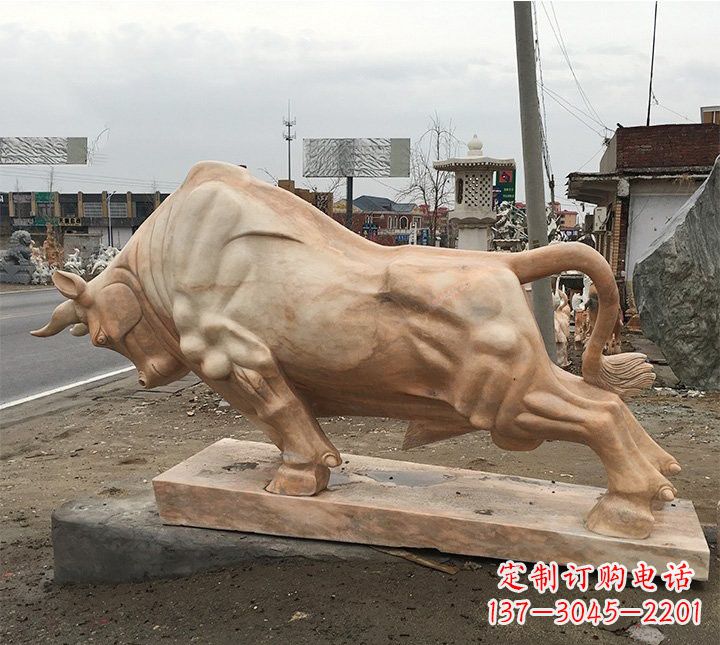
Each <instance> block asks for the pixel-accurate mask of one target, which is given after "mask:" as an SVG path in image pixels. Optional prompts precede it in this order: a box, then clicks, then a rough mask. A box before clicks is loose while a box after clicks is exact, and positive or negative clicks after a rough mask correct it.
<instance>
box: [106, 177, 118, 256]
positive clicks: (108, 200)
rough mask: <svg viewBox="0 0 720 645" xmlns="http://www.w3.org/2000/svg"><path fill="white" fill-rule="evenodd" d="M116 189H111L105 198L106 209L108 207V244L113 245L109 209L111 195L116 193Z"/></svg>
mask: <svg viewBox="0 0 720 645" xmlns="http://www.w3.org/2000/svg"><path fill="white" fill-rule="evenodd" d="M116 192H117V191H116V190H113V191H112V192H111V193H110V194H109V195H108V198H107V209H108V246H113V230H112V212H111V211H110V200H111V199H112V196H113V195H114V194H115V193H116Z"/></svg>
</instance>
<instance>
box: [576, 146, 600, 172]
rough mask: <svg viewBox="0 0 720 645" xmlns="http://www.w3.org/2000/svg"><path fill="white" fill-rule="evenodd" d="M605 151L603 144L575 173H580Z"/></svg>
mask: <svg viewBox="0 0 720 645" xmlns="http://www.w3.org/2000/svg"><path fill="white" fill-rule="evenodd" d="M604 149H605V143H604V142H603V144H602V145H601V146H600V149H599V150H597V151H596V152H595V154H594V155H593V156H592V157H590V159H588V160H587V161H586V162H585V163H584V164H583V165H582V166H580V167H579V168H578V169H577V170H576V171H575V172H580V171H581V170H582V169H583V168H584V167H585V166H587V165H588V164H589V163H590V162H591V161H592V160H593V159H595V157H597V156H598V155H599V154H600V153H601V152H602V151H603V150H604Z"/></svg>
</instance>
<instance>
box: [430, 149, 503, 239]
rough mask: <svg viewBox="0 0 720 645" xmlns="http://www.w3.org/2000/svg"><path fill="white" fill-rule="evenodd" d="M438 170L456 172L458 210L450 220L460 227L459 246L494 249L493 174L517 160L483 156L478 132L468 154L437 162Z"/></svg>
mask: <svg viewBox="0 0 720 645" xmlns="http://www.w3.org/2000/svg"><path fill="white" fill-rule="evenodd" d="M433 166H434V167H435V169H437V170H447V171H451V172H454V173H455V210H453V211H451V212H450V214H449V217H450V221H451V222H453V223H455V224H456V225H457V227H458V245H457V247H458V248H459V249H473V250H477V251H488V250H490V242H491V241H492V232H491V230H490V227H491V226H492V225H493V224H494V223H495V219H496V213H495V212H494V211H493V174H494V172H495V171H496V170H508V169H514V168H515V160H514V159H493V158H492V157H483V148H482V143H481V141H480V139H478V138H477V135H474V136H473V138H472V139H471V140H470V141H469V142H468V152H467V156H466V157H456V158H453V159H446V160H445V161H436V162H434V163H433Z"/></svg>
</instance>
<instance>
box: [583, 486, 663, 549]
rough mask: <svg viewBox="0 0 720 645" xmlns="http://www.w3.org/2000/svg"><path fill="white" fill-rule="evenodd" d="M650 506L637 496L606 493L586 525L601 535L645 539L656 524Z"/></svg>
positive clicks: (647, 501) (592, 511)
mask: <svg viewBox="0 0 720 645" xmlns="http://www.w3.org/2000/svg"><path fill="white" fill-rule="evenodd" d="M650 504H651V502H650V500H647V499H641V498H639V497H637V496H636V495H623V494H621V493H606V494H605V495H603V496H602V497H601V498H600V500H599V501H598V503H597V504H595V506H593V508H592V510H591V511H590V512H589V513H588V516H587V517H586V518H585V525H586V526H587V528H588V529H589V530H591V531H592V532H593V533H599V534H600V535H608V536H610V537H620V538H635V539H643V538H646V537H648V536H649V535H650V533H651V531H652V528H653V525H654V524H655V518H654V517H653V514H652V511H651V510H650Z"/></svg>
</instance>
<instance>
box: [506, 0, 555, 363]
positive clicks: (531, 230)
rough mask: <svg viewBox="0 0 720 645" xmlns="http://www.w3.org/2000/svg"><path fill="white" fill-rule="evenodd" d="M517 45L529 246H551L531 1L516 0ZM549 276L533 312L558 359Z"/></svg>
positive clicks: (540, 284) (539, 284)
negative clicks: (517, 0)
mask: <svg viewBox="0 0 720 645" xmlns="http://www.w3.org/2000/svg"><path fill="white" fill-rule="evenodd" d="M513 4H514V9H515V47H516V51H517V66H518V89H519V92H520V126H521V131H522V148H523V168H524V171H525V201H526V203H527V227H528V240H529V247H530V248H531V249H535V248H538V247H541V246H547V243H548V236H547V219H546V215H545V188H544V182H543V161H542V123H541V121H540V104H539V102H538V95H537V77H536V74H535V47H534V42H535V40H534V38H533V25H532V9H531V4H530V2H514V3H513ZM550 283H551V279H550V278H549V277H547V278H543V279H542V280H536V281H535V282H533V285H532V286H533V289H532V297H533V312H534V314H535V320H536V321H537V324H538V327H540V333H541V334H542V337H543V342H544V343H545V349H546V350H547V353H548V355H549V356H550V358H551V359H552V360H553V361H554V360H555V324H554V318H553V303H552V293H551V285H550Z"/></svg>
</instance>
